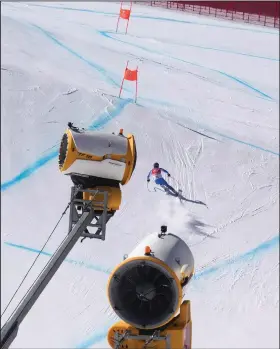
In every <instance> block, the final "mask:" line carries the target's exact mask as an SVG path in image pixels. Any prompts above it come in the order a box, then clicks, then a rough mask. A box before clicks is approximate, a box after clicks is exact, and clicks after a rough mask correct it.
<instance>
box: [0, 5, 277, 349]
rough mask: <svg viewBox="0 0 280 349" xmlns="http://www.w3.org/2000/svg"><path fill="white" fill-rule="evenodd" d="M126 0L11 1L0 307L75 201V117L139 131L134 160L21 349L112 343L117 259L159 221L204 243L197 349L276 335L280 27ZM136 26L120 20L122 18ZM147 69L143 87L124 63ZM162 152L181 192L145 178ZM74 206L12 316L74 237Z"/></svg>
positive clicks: (81, 122)
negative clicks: (69, 133)
mask: <svg viewBox="0 0 280 349" xmlns="http://www.w3.org/2000/svg"><path fill="white" fill-rule="evenodd" d="M118 11H119V4H118V3H82V2H79V3H78V2H76V3H42V2H40V3H35V2H32V3H28V4H26V3H3V2H2V3H1V92H2V93H1V98H2V99H1V156H2V158H1V165H2V166H1V200H2V205H1V250H2V251H1V262H2V263H1V281H2V283H1V307H2V311H3V309H4V307H5V306H6V305H7V303H8V302H9V300H10V299H11V297H12V295H13V293H14V292H15V290H16V288H17V287H18V285H19V283H20V281H21V280H22V278H23V277H24V275H25V273H26V272H27V270H28V269H29V267H30V265H31V264H32V262H33V260H34V258H35V257H36V255H37V253H38V251H39V250H40V249H41V248H42V246H43V245H44V243H45V241H46V239H47V237H48V236H49V234H50V233H51V231H52V229H53V228H54V226H55V224H56V222H57V221H58V219H59V218H60V216H61V213H62V212H63V210H64V208H65V207H66V205H67V203H68V201H69V196H70V186H71V181H70V180H69V179H68V178H67V177H65V176H62V175H61V174H60V173H59V171H58V165H57V147H58V144H59V142H60V139H61V136H62V134H63V132H64V130H65V129H66V127H67V122H68V121H72V122H74V123H75V124H76V125H77V126H82V127H91V128H94V129H97V130H100V129H103V130H106V131H110V132H111V131H118V130H119V129H120V128H123V129H124V132H125V133H130V132H131V133H133V134H134V135H135V137H136V142H137V148H138V162H137V166H136V170H135V172H134V174H133V177H132V179H131V181H130V182H129V183H128V184H127V185H126V186H125V187H123V189H122V191H123V201H122V205H121V209H120V211H119V212H117V214H116V215H115V217H114V218H113V219H112V220H111V221H110V222H109V223H108V227H107V239H106V241H105V242H101V241H94V240H91V241H88V240H85V241H84V242H83V243H82V244H80V243H79V244H77V245H76V246H75V248H74V249H73V251H72V252H71V254H70V255H69V259H67V260H66V262H65V263H64V264H63V265H62V267H61V268H60V270H59V271H58V273H57V274H56V276H55V277H54V279H53V280H52V282H51V283H50V284H49V286H48V287H47V288H46V290H45V291H44V293H43V294H42V296H41V297H40V298H39V300H38V302H37V303H36V305H35V306H34V308H33V309H32V311H31V312H30V313H29V315H28V316H27V317H26V319H25V320H24V322H23V323H22V325H21V326H20V330H19V333H18V336H17V338H16V340H15V341H14V343H13V345H12V347H13V348H19V347H21V348H47V347H48V348H74V347H77V348H107V347H108V345H107V342H106V333H107V329H108V328H109V326H110V325H111V324H112V323H113V322H114V321H115V320H116V316H115V315H114V313H113V311H112V310H111V308H110V306H109V304H108V301H107V297H106V283H107V280H108V275H109V273H110V270H112V268H113V267H114V266H115V265H116V264H117V263H119V262H120V261H121V260H122V257H123V255H124V254H125V253H128V252H130V250H131V249H132V248H133V247H134V246H135V244H136V243H137V242H138V241H139V240H140V239H141V238H143V237H144V236H145V235H147V234H149V233H151V232H153V231H157V230H158V229H159V227H160V225H161V224H163V223H165V224H167V225H168V228H169V231H172V232H174V233H176V234H178V235H180V236H181V237H183V238H184V239H185V241H186V242H187V243H188V244H189V246H190V247H191V249H192V251H193V254H194V256H195V262H196V266H195V267H196V275H195V278H194V279H193V281H192V283H191V285H190V286H189V288H188V290H187V294H186V298H187V299H190V300H191V301H192V317H193V347H194V348H264V347H269V348H277V347H278V343H279V330H278V328H279V318H278V312H279V293H278V292H279V258H278V257H279V256H278V254H279V227H278V222H279V213H278V212H279V197H278V194H279V167H278V166H279V111H278V110H279V95H278V94H279V81H278V77H279V31H276V30H273V29H268V28H261V27H254V26H249V25H245V24H237V23H231V22H226V21H223V22H222V21H217V20H213V19H210V18H203V17H196V16H192V15H186V14H182V13H176V12H173V11H171V12H169V11H167V10H162V9H156V8H149V7H145V6H139V5H133V15H132V18H131V21H130V24H129V31H128V34H127V35H123V34H122V33H119V34H116V33H115V28H116V21H117V13H118ZM120 30H124V23H121V24H120ZM127 60H130V63H129V67H130V68H131V69H134V68H136V66H138V67H139V86H138V87H139V89H138V90H139V98H138V101H137V104H135V103H134V102H133V97H134V85H133V83H129V82H126V83H125V90H124V92H123V95H122V99H119V98H118V97H117V96H118V93H119V86H120V83H121V79H122V74H123V71H124V68H125V64H126V61H127ZM155 161H158V162H159V163H160V165H161V166H162V167H164V168H166V169H168V170H169V171H170V172H171V174H172V176H173V177H174V178H175V179H173V180H172V181H171V184H173V185H175V186H177V187H178V186H179V187H180V188H181V189H182V190H183V194H184V197H185V198H186V200H185V201H183V202H182V203H181V202H179V200H178V199H176V198H174V197H169V196H165V195H164V194H163V193H161V192H154V190H153V186H152V185H150V187H149V190H148V189H147V185H146V176H147V174H148V171H149V170H150V168H151V166H152V164H153V163H154V162H155ZM67 220H68V216H67V215H66V216H64V218H63V220H62V222H61V224H60V225H59V227H58V229H57V230H56V232H55V234H54V235H53V237H52V238H51V240H50V241H49V243H48V244H47V246H46V248H45V249H44V254H42V255H41V256H40V258H39V260H38V262H37V263H36V264H35V267H34V268H33V269H32V271H31V273H30V274H29V276H28V277H27V279H26V281H25V283H24V284H23V286H22V288H21V289H20V291H19V292H18V294H17V295H16V297H15V299H14V301H13V302H12V303H11V306H10V307H9V308H8V310H7V312H6V313H5V314H4V316H3V319H4V320H5V319H7V316H8V315H9V314H10V313H11V311H12V310H13V309H14V308H15V306H16V304H17V302H18V301H19V300H20V298H21V297H22V296H23V294H24V293H25V291H26V290H27V289H28V287H29V286H30V284H31V282H32V281H33V280H34V279H35V277H36V275H38V273H39V271H41V269H42V268H43V266H44V264H45V263H46V261H47V260H48V259H49V258H50V256H51V255H52V253H53V252H54V251H55V249H56V248H57V246H58V245H59V244H60V242H61V240H62V239H63V237H64V236H65V234H66V231H67V223H68V221H67Z"/></svg>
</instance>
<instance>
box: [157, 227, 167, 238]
mask: <svg viewBox="0 0 280 349" xmlns="http://www.w3.org/2000/svg"><path fill="white" fill-rule="evenodd" d="M166 233H167V225H162V226H161V227H160V233H159V234H158V237H159V238H161V237H162V236H164V235H166Z"/></svg>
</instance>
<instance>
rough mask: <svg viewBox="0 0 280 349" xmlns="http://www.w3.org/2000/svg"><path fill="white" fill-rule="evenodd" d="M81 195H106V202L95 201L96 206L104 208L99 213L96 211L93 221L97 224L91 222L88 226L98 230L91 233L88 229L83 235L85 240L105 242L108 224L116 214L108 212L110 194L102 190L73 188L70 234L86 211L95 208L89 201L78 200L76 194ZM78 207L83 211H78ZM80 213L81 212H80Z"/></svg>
mask: <svg viewBox="0 0 280 349" xmlns="http://www.w3.org/2000/svg"><path fill="white" fill-rule="evenodd" d="M78 192H80V193H91V194H93V196H94V195H95V194H96V193H97V192H98V193H102V194H104V201H102V202H101V201H99V202H98V201H95V200H94V202H95V204H99V205H102V206H103V209H101V210H99V211H97V210H96V211H94V215H93V218H92V220H94V219H95V221H96V222H95V223H92V222H90V223H89V224H88V227H94V228H98V229H97V230H96V232H95V233H90V232H89V230H88V227H87V228H86V229H85V231H84V232H83V233H82V234H81V236H82V237H83V238H90V239H93V238H95V239H101V240H103V241H104V240H105V233H106V224H107V222H108V221H109V219H110V218H111V217H112V216H113V215H114V212H108V210H107V205H108V192H107V191H101V190H93V189H79V188H77V186H73V187H72V188H71V204H70V215H69V232H70V231H71V230H72V228H73V225H74V224H76V223H77V222H78V220H79V219H80V217H81V216H82V214H83V212H84V209H85V208H86V207H88V206H89V207H88V208H89V209H91V210H93V206H92V205H91V201H89V200H83V199H76V198H75V196H76V194H77V193H78ZM78 207H80V208H81V209H80V210H78ZM79 211H80V212H79Z"/></svg>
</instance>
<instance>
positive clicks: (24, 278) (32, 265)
mask: <svg viewBox="0 0 280 349" xmlns="http://www.w3.org/2000/svg"><path fill="white" fill-rule="evenodd" d="M76 194H77V193H74V195H73V198H72V199H71V201H70V202H69V203H68V205H67V206H66V208H65V210H64V211H63V213H62V215H61V217H60V219H59V220H58V222H57V223H56V225H55V227H54V229H53V230H52V232H51V234H50V235H49V237H48V238H47V240H46V242H45V243H44V245H43V247H42V248H41V250H40V252H39V253H38V255H37V256H36V258H35V259H34V261H33V263H32V264H31V266H30V268H29V269H28V271H27V273H26V274H25V276H24V277H23V279H22V281H21V283H20V284H19V286H18V287H17V289H16V291H15V293H14V294H13V296H12V297H11V299H10V301H9V303H8V304H7V305H6V308H5V309H4V311H3V313H2V314H1V318H2V316H3V315H4V314H5V312H6V311H7V309H8V307H9V305H10V304H11V302H12V301H13V299H14V298H15V296H16V294H17V293H18V291H19V289H20V287H21V286H22V284H23V283H24V281H25V280H26V278H27V276H28V274H29V273H30V271H31V269H32V268H33V267H34V265H35V263H36V261H37V259H38V258H39V256H40V255H41V253H42V251H43V250H44V248H45V246H46V245H47V243H48V242H49V240H50V238H51V237H52V235H53V233H54V232H55V230H56V228H57V226H58V225H59V223H60V221H61V220H62V218H63V216H64V215H65V213H66V212H67V210H68V208H69V206H70V205H71V203H72V201H73V200H74V198H75V196H76ZM36 280H37V279H36ZM32 286H33V284H32ZM32 286H31V287H32ZM28 291H29V290H28ZM28 291H27V292H28ZM27 292H26V294H27ZM26 294H25V296H26ZM25 296H24V297H25ZM24 297H23V298H24ZM23 298H22V299H23ZM22 299H21V301H20V302H19V304H20V303H21V302H22ZM18 306H19V305H18ZM18 306H17V307H16V309H15V310H14V311H13V312H12V314H13V313H14V312H15V311H16V310H17V308H18ZM12 314H11V316H12ZM11 316H10V317H11ZM10 317H9V319H10ZM9 319H8V320H9ZM8 320H7V321H8Z"/></svg>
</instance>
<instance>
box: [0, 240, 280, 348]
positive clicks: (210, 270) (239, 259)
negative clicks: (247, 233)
mask: <svg viewBox="0 0 280 349" xmlns="http://www.w3.org/2000/svg"><path fill="white" fill-rule="evenodd" d="M4 243H5V244H6V245H7V246H9V247H14V248H17V249H22V250H25V251H28V252H32V253H36V254H38V253H40V250H38V249H35V248H31V247H27V246H23V245H17V244H14V243H11V242H4ZM278 245H279V235H277V236H275V237H273V238H272V239H270V240H268V241H265V242H263V243H261V244H260V245H259V246H257V247H255V248H252V249H251V250H249V251H247V252H245V253H244V254H241V255H238V256H235V257H230V258H229V259H227V260H225V261H223V262H221V263H217V264H216V265H214V266H211V267H207V266H206V267H202V268H201V269H200V270H198V271H196V272H195V275H194V281H195V280H200V279H201V278H203V277H208V276H210V275H212V274H215V273H218V272H220V271H222V270H224V269H226V268H228V267H229V266H231V265H233V264H237V263H244V262H248V261H250V262H252V260H253V259H255V258H257V257H259V256H260V255H261V254H262V253H264V252H269V251H270V250H271V249H274V248H276V247H277V246H278ZM41 254H44V255H46V256H48V257H51V256H52V253H50V252H46V251H44V252H41ZM64 263H70V264H72V265H74V266H75V267H77V266H78V267H81V268H87V269H91V270H93V271H97V272H101V273H106V274H108V275H109V274H110V273H111V271H112V270H113V269H114V267H113V266H112V267H111V268H106V267H103V266H100V265H92V264H88V263H85V262H83V261H77V260H73V259H69V258H67V259H66V260H65V262H64ZM255 272H256V271H255V270H254V273H255ZM240 278H241V275H239V277H238V278H237V279H236V280H235V283H236V282H238V280H239V279H240ZM233 287H234V284H232V285H231V288H233ZM113 322H114V320H112V321H110V322H108V324H107V325H106V326H105V327H104V328H103V329H100V330H97V331H95V332H97V333H95V334H94V335H93V336H91V337H90V338H89V339H87V340H84V341H83V342H81V343H79V344H78V345H77V346H76V348H89V347H90V346H91V345H94V344H97V343H98V342H100V341H101V340H103V339H104V338H105V337H106V335H107V332H108V328H109V327H110V326H111V325H112V324H113Z"/></svg>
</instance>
